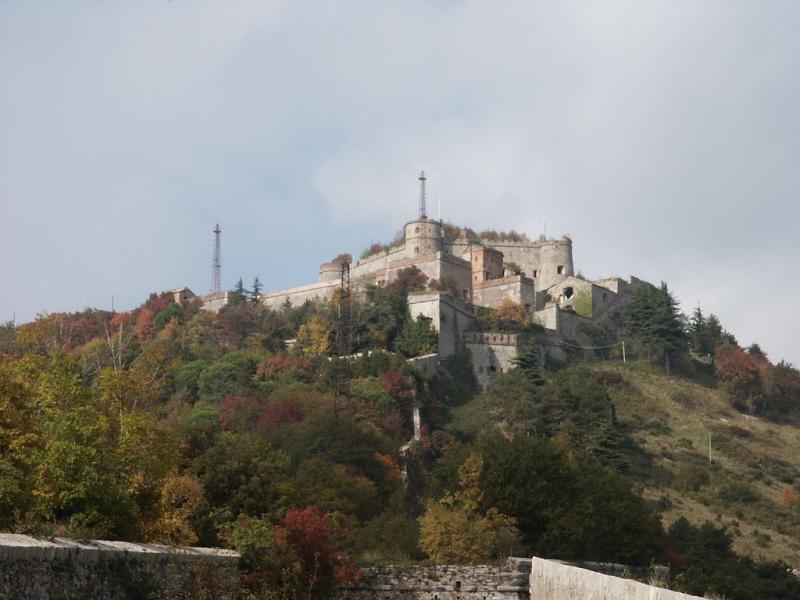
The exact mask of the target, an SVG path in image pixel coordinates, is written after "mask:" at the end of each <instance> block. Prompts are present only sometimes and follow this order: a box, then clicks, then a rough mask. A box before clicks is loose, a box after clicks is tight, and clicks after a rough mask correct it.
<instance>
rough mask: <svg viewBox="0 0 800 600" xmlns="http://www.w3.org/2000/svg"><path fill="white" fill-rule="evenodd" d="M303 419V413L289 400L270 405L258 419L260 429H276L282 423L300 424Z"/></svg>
mask: <svg viewBox="0 0 800 600" xmlns="http://www.w3.org/2000/svg"><path fill="white" fill-rule="evenodd" d="M304 418H305V415H304V414H303V411H302V410H300V409H299V408H298V407H297V405H296V404H295V403H294V402H292V401H291V400H278V401H277V402H274V403H272V404H270V405H269V406H268V407H267V408H266V409H265V410H264V412H263V413H261V419H259V425H260V426H261V428H262V429H268V428H271V427H277V426H278V425H283V424H284V423H300V422H301V421H302V420H303V419H304Z"/></svg>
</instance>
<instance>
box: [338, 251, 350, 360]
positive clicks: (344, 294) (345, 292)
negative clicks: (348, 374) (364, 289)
mask: <svg viewBox="0 0 800 600" xmlns="http://www.w3.org/2000/svg"><path fill="white" fill-rule="evenodd" d="M340 292H341V296H340V298H339V327H338V328H337V330H336V350H337V351H338V353H339V356H350V353H351V351H352V348H353V324H352V310H353V307H352V302H351V300H352V295H351V290H350V263H347V262H343V263H342V280H341V289H340Z"/></svg>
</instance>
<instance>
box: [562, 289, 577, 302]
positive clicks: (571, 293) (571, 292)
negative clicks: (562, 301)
mask: <svg viewBox="0 0 800 600" xmlns="http://www.w3.org/2000/svg"><path fill="white" fill-rule="evenodd" d="M574 295H575V291H574V290H573V289H572V288H571V287H565V288H564V298H566V299H567V300H569V299H570V298H572V296H574Z"/></svg>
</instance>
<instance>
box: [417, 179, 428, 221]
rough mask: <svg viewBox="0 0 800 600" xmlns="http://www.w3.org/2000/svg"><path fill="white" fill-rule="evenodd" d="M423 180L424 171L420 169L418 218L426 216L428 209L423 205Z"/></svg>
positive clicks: (425, 217)
mask: <svg viewBox="0 0 800 600" xmlns="http://www.w3.org/2000/svg"><path fill="white" fill-rule="evenodd" d="M425 181H427V177H425V171H420V172H419V218H420V219H427V218H428V209H427V207H426V206H425Z"/></svg>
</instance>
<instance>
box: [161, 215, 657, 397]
mask: <svg viewBox="0 0 800 600" xmlns="http://www.w3.org/2000/svg"><path fill="white" fill-rule="evenodd" d="M446 230H447V228H446V227H445V225H444V224H443V223H442V221H438V220H434V219H429V218H427V217H424V216H422V217H420V218H417V219H414V220H411V221H409V222H407V223H406V224H405V225H404V227H403V237H402V241H400V242H398V243H396V244H395V245H394V246H392V247H390V248H388V249H386V250H384V251H380V252H377V253H375V254H372V255H369V256H366V257H364V258H362V259H360V260H357V261H354V262H351V263H350V264H349V274H350V285H351V289H352V290H353V293H354V295H358V294H359V293H363V292H364V290H366V289H367V287H368V286H370V285H377V286H383V285H387V284H390V283H391V282H392V281H393V280H395V279H396V278H397V277H398V274H399V273H400V272H401V271H402V270H404V269H407V268H410V267H415V268H417V269H419V270H420V271H421V272H422V273H423V274H424V275H426V276H427V278H428V280H429V281H431V282H438V284H439V286H438V290H440V291H438V292H437V291H434V288H433V287H431V289H430V290H429V291H428V292H426V293H425V294H422V295H415V296H414V297H412V298H409V308H410V311H411V315H412V317H416V316H418V315H423V316H426V317H430V318H431V319H432V321H433V325H434V327H435V328H436V330H437V331H438V332H439V351H440V358H447V357H448V356H450V355H452V354H453V353H455V352H456V351H457V350H458V349H459V348H461V347H464V346H465V345H466V346H467V347H469V348H470V350H472V352H473V356H474V357H476V358H475V360H474V368H475V374H476V376H477V377H478V379H479V380H481V382H482V383H484V382H486V381H489V380H490V378H491V377H493V376H494V374H495V373H499V372H503V371H505V370H506V369H507V368H508V366H509V365H510V364H511V361H512V360H513V357H514V356H516V353H517V352H518V350H519V344H516V343H515V344H506V345H502V347H494V346H493V345H492V344H488V343H484V342H480V343H478V342H475V341H474V340H473V341H470V342H466V341H465V338H464V333H465V332H467V331H472V330H476V329H477V322H476V319H475V314H476V312H477V309H478V308H479V307H486V308H498V307H499V306H501V305H502V304H503V302H504V301H507V300H511V301H513V302H516V303H518V304H520V305H522V306H523V307H524V309H525V311H526V312H527V313H528V315H529V317H530V318H531V319H532V320H533V322H535V323H539V324H540V325H542V326H543V327H544V328H545V330H546V331H547V333H548V335H550V336H556V337H559V338H563V339H570V340H571V342H572V343H573V344H583V343H585V342H587V343H590V342H591V336H590V335H588V334H587V331H589V329H591V327H595V328H596V327H597V326H599V325H601V324H602V322H603V321H605V320H607V319H609V318H610V317H612V316H613V315H614V314H616V313H618V311H619V309H621V308H622V307H623V306H624V305H625V304H626V303H627V302H628V301H629V300H630V299H631V297H632V296H633V294H632V292H633V291H635V290H636V289H637V287H638V286H639V285H642V284H643V283H644V282H642V281H641V280H638V279H636V278H635V277H631V279H630V281H625V280H623V279H620V278H618V277H611V278H605V279H600V280H596V281H591V280H588V279H586V278H584V277H582V276H580V275H578V276H576V275H575V266H574V262H573V253H572V239H571V238H570V237H569V236H567V235H564V236H562V237H561V238H559V239H549V238H546V237H545V236H540V237H539V238H538V239H537V240H535V241H534V240H527V239H520V240H509V239H505V240H503V239H481V240H470V239H467V237H466V236H465V235H464V234H463V233H459V234H457V235H458V237H455V238H452V237H448V236H447V235H445V231H446ZM345 256H347V255H342V257H340V258H337V259H335V260H333V261H330V262H326V263H323V264H322V265H321V266H320V270H319V279H318V281H317V282H315V283H311V284H308V285H303V286H299V287H294V288H290V289H286V290H280V291H273V292H267V293H265V294H264V295H263V298H262V301H263V303H264V305H265V306H267V307H269V308H271V309H274V310H279V309H281V308H282V307H283V306H285V305H286V304H287V302H288V303H289V304H290V305H291V306H300V305H302V304H303V303H305V302H307V301H314V300H321V301H326V300H329V299H330V298H331V297H332V296H333V295H334V294H335V293H336V291H337V290H338V289H340V287H341V278H342V262H341V261H342V260H347V259H348V258H349V257H348V258H344V257H345ZM172 292H173V294H174V295H175V298H176V301H185V298H186V297H189V295H191V297H193V296H194V295H193V294H192V293H191V291H190V290H188V289H186V288H180V289H177V290H172ZM200 300H201V302H203V308H204V309H206V310H212V311H215V312H216V311H218V310H219V309H220V308H221V307H222V306H224V305H225V304H226V302H227V294H226V293H224V294H222V295H217V296H215V297H213V298H212V297H211V296H204V297H201V298H200ZM552 352H553V353H555V358H556V359H557V360H559V359H560V358H559V357H561V356H562V355H563V354H564V352H563V351H561V350H560V349H558V348H557V347H556V348H555V349H554V350H552Z"/></svg>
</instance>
